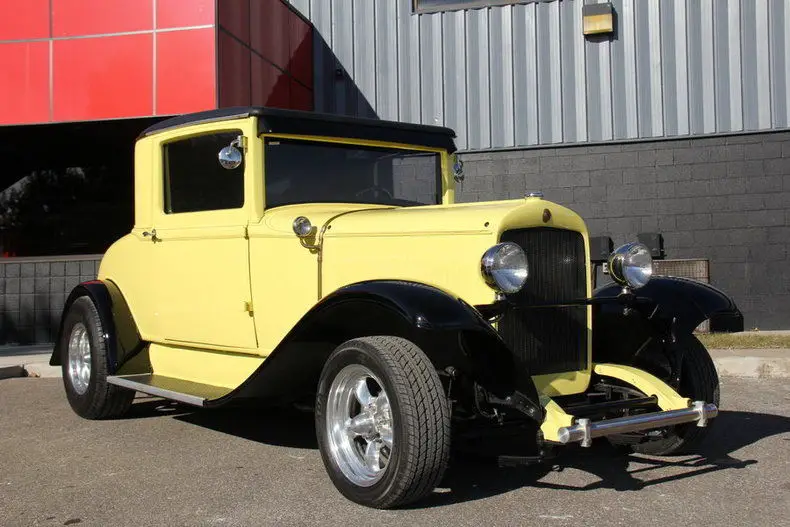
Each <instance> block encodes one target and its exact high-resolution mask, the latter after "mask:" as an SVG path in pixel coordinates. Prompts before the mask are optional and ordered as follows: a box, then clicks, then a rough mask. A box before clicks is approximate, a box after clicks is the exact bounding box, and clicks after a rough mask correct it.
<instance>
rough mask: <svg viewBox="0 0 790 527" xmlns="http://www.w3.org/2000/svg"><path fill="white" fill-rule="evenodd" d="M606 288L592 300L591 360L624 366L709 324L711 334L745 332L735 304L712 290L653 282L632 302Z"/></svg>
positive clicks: (675, 280)
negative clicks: (648, 348)
mask: <svg viewBox="0 0 790 527" xmlns="http://www.w3.org/2000/svg"><path fill="white" fill-rule="evenodd" d="M621 290H622V287H621V286H619V285H617V284H607V285H605V286H602V287H600V288H598V289H596V290H595V292H594V294H593V297H594V302H593V359H594V360H596V361H602V360H607V361H610V360H613V361H616V362H626V363H627V361H628V359H629V358H630V357H632V356H633V355H634V354H635V353H636V352H637V351H638V350H640V349H641V348H643V347H644V346H645V344H646V343H647V342H648V341H650V339H655V340H662V341H664V340H673V339H674V338H676V337H677V336H680V335H690V334H691V333H692V332H693V331H694V329H695V328H696V327H697V326H699V325H700V324H701V323H702V322H704V321H705V320H709V321H710V330H711V331H713V332H738V331H743V315H742V314H741V312H740V310H739V309H738V306H737V305H736V304H735V301H734V300H733V299H732V298H731V297H730V296H729V295H727V294H726V293H724V292H722V291H720V290H719V289H717V288H715V287H713V286H712V285H710V284H706V283H703V282H698V281H696V280H691V279H688V278H681V277H674V276H656V277H653V278H652V279H651V280H650V281H649V282H648V283H647V284H646V285H645V286H644V287H642V288H640V289H637V290H636V291H634V296H633V297H631V298H628V297H627V296H621V295H620V293H621Z"/></svg>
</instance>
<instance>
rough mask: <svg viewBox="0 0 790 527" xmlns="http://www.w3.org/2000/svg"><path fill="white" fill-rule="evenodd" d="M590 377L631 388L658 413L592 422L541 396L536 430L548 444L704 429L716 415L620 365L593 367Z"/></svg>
mask: <svg viewBox="0 0 790 527" xmlns="http://www.w3.org/2000/svg"><path fill="white" fill-rule="evenodd" d="M592 370H593V373H594V374H595V375H598V376H600V377H602V378H605V379H612V380H616V381H619V382H620V383H622V384H624V385H626V386H630V387H632V388H635V389H636V390H638V391H639V392H641V393H643V394H644V395H645V398H647V399H652V400H653V401H655V403H654V404H656V405H657V406H658V408H659V409H660V410H661V411H659V412H651V413H644V414H638V415H628V416H624V417H614V418H608V419H601V420H599V421H592V420H590V419H587V418H583V417H581V416H575V415H573V410H572V408H568V412H566V411H565V410H564V409H563V408H561V407H560V405H559V404H557V402H556V401H554V400H553V399H552V398H551V397H548V396H546V395H543V396H542V397H541V405H542V406H543V409H544V411H545V418H544V420H543V423H542V424H541V426H540V429H541V432H542V435H543V439H544V440H545V441H548V442H550V443H557V444H568V443H581V444H582V446H590V444H591V442H592V440H593V438H596V437H604V436H611V435H617V434H626V433H631V432H644V431H647V430H654V429H657V428H664V427H667V426H674V425H679V424H684V423H693V422H696V423H697V426H706V425H707V422H708V420H709V419H712V418H714V417H716V415H718V412H719V410H718V408H717V407H716V405H715V404H710V403H707V402H705V401H694V402H692V401H691V400H690V399H687V398H685V397H682V396H681V395H680V394H678V393H677V392H676V391H675V390H674V389H673V388H672V387H671V386H669V385H668V384H666V383H665V382H664V381H662V380H661V379H659V378H657V377H655V376H654V375H651V374H650V373H648V372H646V371H644V370H640V369H638V368H634V367H632V366H626V365H623V364H594V365H593V368H592Z"/></svg>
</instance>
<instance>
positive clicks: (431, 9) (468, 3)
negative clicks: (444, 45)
mask: <svg viewBox="0 0 790 527" xmlns="http://www.w3.org/2000/svg"><path fill="white" fill-rule="evenodd" d="M550 1H552V0H412V7H413V10H414V12H415V13H438V12H440V11H457V10H460V9H479V8H481V7H494V6H504V5H510V4H534V3H536V2H550Z"/></svg>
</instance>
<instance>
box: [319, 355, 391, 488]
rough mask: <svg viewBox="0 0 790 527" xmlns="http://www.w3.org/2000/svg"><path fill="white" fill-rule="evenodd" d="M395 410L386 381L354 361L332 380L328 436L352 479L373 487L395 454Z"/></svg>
mask: <svg viewBox="0 0 790 527" xmlns="http://www.w3.org/2000/svg"><path fill="white" fill-rule="evenodd" d="M392 428H393V422H392V410H391V408H390V402H389V398H388V397H387V392H385V391H384V384H383V383H382V382H381V381H380V380H379V379H378V378H377V377H376V376H375V375H374V374H373V372H372V371H370V370H369V369H368V368H366V367H364V366H362V365H360V364H352V365H350V366H346V367H345V368H343V369H342V370H341V371H340V372H339V373H338V374H337V376H336V377H335V379H334V380H333V381H332V386H331V387H330V388H329V394H328V395H327V403H326V436H327V438H328V439H329V447H330V448H329V450H330V453H331V456H332V458H333V459H334V462H335V464H336V465H337V467H338V468H339V469H340V471H341V472H343V475H344V476H345V477H346V478H348V480H349V481H351V482H352V483H354V484H355V485H358V486H360V487H369V486H371V485H373V484H374V483H376V482H377V481H379V480H380V479H381V478H382V476H383V475H384V473H385V472H386V470H387V465H388V464H389V461H390V458H391V457H392V449H393V444H392Z"/></svg>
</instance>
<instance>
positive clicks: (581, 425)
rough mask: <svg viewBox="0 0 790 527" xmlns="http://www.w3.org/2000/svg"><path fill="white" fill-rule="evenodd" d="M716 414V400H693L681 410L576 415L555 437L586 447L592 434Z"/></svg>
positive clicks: (701, 423) (704, 418)
mask: <svg viewBox="0 0 790 527" xmlns="http://www.w3.org/2000/svg"><path fill="white" fill-rule="evenodd" d="M718 414H719V409H718V408H716V405H715V404H710V403H705V402H704V401H694V402H693V403H692V404H691V406H689V407H688V408H684V409H682V410H667V411H665V412H654V413H650V414H641V415H634V416H627V417H618V418H615V419H604V420H603V421H596V422H592V421H590V420H589V419H577V420H576V424H575V425H573V426H563V427H562V428H560V429H559V431H558V437H559V440H560V443H562V444H567V443H577V442H580V443H581V444H582V446H583V447H588V446H590V445H591V444H592V440H593V438H595V437H603V436H608V435H613V434H625V433H628V432H640V431H642V430H651V429H654V428H662V427H665V426H672V425H679V424H683V423H692V422H694V421H696V422H697V426H707V424H708V419H713V418H714V417H716V416H717V415H718Z"/></svg>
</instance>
